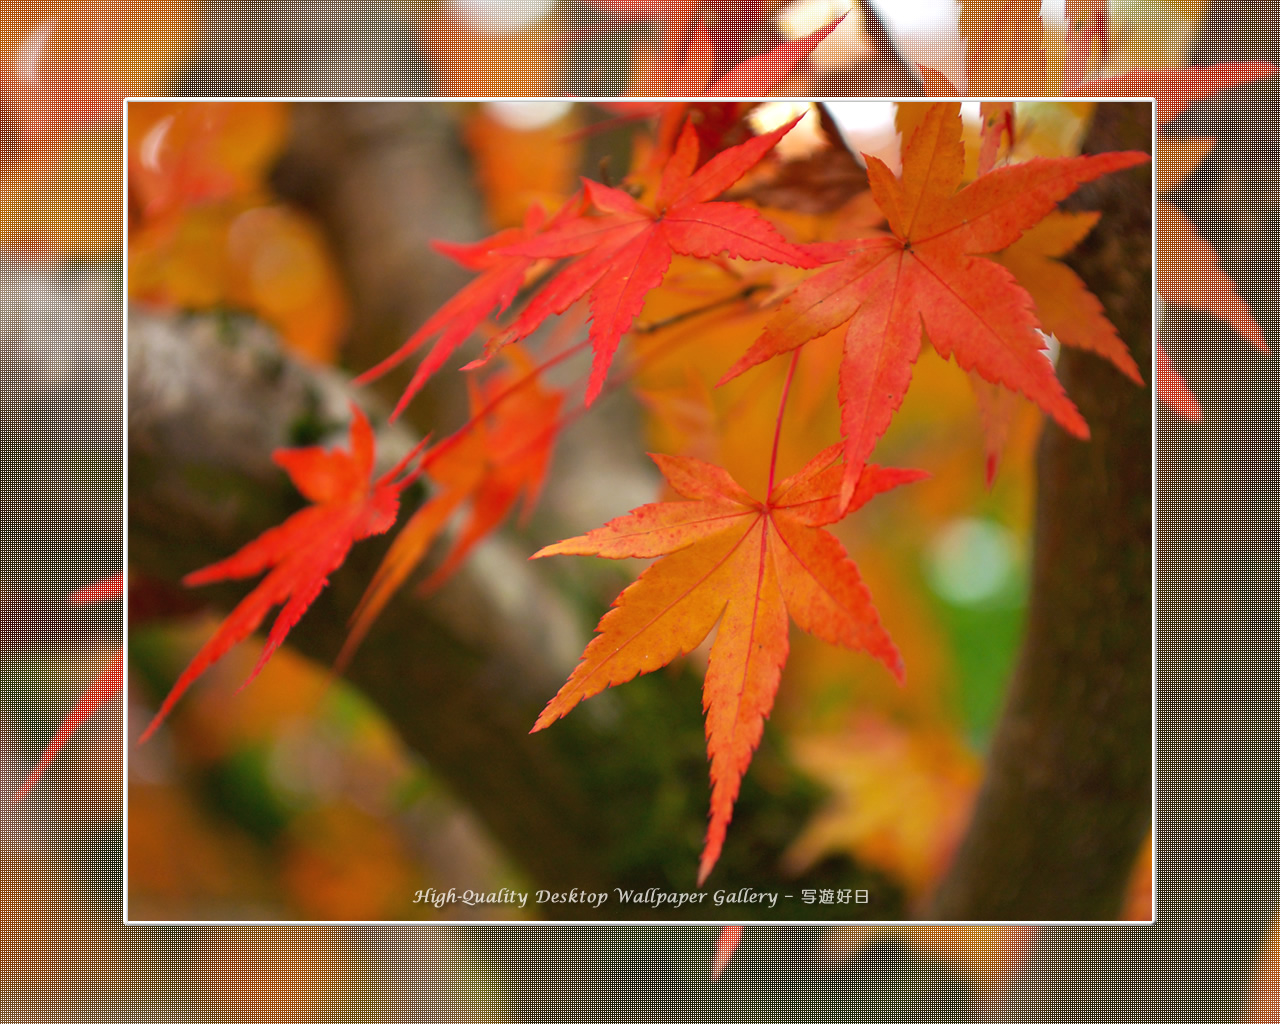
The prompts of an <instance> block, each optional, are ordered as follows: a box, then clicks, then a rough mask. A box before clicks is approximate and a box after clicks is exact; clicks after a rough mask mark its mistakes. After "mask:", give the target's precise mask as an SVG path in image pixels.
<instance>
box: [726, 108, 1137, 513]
mask: <svg viewBox="0 0 1280 1024" xmlns="http://www.w3.org/2000/svg"><path fill="white" fill-rule="evenodd" d="M960 130H961V122H960V108H959V104H951V103H940V104H936V105H935V106H933V107H932V108H931V109H930V110H929V112H928V113H927V114H926V115H925V117H924V119H923V120H922V121H921V122H920V125H919V127H918V128H917V129H916V131H915V132H914V134H913V135H912V136H911V140H910V141H909V142H908V143H907V145H906V146H905V147H904V149H903V161H902V165H903V166H902V176H901V177H900V178H899V177H895V176H894V175H893V174H892V173H891V172H890V171H889V169H888V168H887V167H886V166H885V165H884V163H883V162H881V161H880V160H877V159H876V158H875V157H869V158H868V159H867V172H868V176H869V178H870V181H871V190H872V192H873V194H874V196H875V199H876V202H877V203H878V204H879V206H880V208H881V210H882V211H883V212H884V214H885V217H886V218H887V220H888V222H889V228H890V231H891V233H890V234H889V235H887V236H881V237H873V238H859V239H855V240H852V241H850V242H849V243H848V250H847V255H846V257H845V258H844V259H843V260H842V261H841V262H839V263H836V264H835V265H834V266H832V267H829V268H827V269H825V270H823V271H822V272H820V273H818V274H815V275H814V276H813V277H811V278H810V279H809V280H807V281H805V282H804V284H802V285H800V286H799V287H798V288H797V289H796V290H795V291H794V292H793V293H792V295H791V297H790V298H789V299H788V300H787V302H786V303H785V304H784V305H783V306H782V308H781V309H780V310H779V311H778V313H777V314H776V315H775V316H774V318H773V319H772V320H771V321H770V322H769V323H768V324H767V325H766V326H765V331H764V333H763V335H761V337H760V338H759V339H758V340H757V341H756V342H755V344H754V345H752V347H751V348H750V350H749V351H748V352H747V353H746V355H744V356H743V357H742V358H741V359H740V360H739V361H738V362H737V363H735V364H734V366H733V367H731V368H730V369H729V371H728V372H727V373H726V374H725V376H724V378H723V379H724V380H728V379H730V378H732V377H735V376H737V375H738V374H740V373H742V372H743V371H744V370H747V369H749V368H750V367H752V366H755V365H757V364H758V363H762V362H764V361H765V360H767V359H771V358H773V357H774V356H776V355H779V354H781V353H783V352H788V351H790V350H792V349H794V348H797V347H798V346H800V345H803V344H804V343H805V342H806V341H809V340H810V339H812V338H816V337H819V336H820V335H823V334H826V333H827V332H828V331H831V330H834V329H835V328H837V327H839V326H840V325H841V324H848V328H847V330H846V333H845V346H844V361H843V363H842V365H841V372H840V391H839V396H840V405H841V428H842V431H843V433H844V437H845V452H844V458H845V482H844V486H843V489H842V500H845V501H847V500H849V498H850V497H851V496H852V493H853V488H854V486H855V485H856V483H857V480H858V473H859V471H860V468H861V466H862V465H863V463H865V462H866V459H867V456H868V455H869V454H870V452H871V449H872V448H873V447H874V446H875V443H876V441H877V440H878V439H879V438H880V436H881V435H882V434H883V433H884V431H885V429H886V428H887V427H888V425H889V420H890V418H891V417H892V415H893V412H894V410H896V409H897V408H898V406H900V405H901V404H902V398H903V396H904V394H905V393H906V389H907V385H908V384H909V382H910V380H911V370H912V366H913V364H914V363H915V361H916V358H917V356H918V355H919V353H920V345H921V341H922V338H923V335H924V332H925V331H927V332H928V335H929V340H930V341H931V342H932V344H933V347H934V348H935V349H936V350H937V352H938V353H939V355H941V356H943V357H944V358H946V357H949V356H950V355H951V354H952V353H954V354H955V357H956V361H957V362H958V363H959V364H960V366H961V367H962V368H964V369H965V370H968V371H971V372H976V373H978V374H980V375H981V376H982V377H984V378H985V379H986V380H988V381H991V382H992V383H996V384H1000V385H1002V386H1003V387H1006V388H1009V389H1011V390H1014V391H1019V392H1021V393H1022V394H1024V395H1026V396H1027V397H1028V398H1029V399H1031V400H1032V401H1033V402H1035V403H1036V404H1037V405H1039V406H1040V407H1041V408H1042V409H1043V410H1044V411H1045V412H1047V413H1048V414H1049V415H1051V416H1052V417H1053V418H1054V419H1056V420H1057V421H1058V422H1059V423H1060V424H1061V425H1062V426H1063V427H1064V428H1065V429H1066V430H1068V431H1070V432H1071V433H1072V434H1075V435H1076V436H1078V437H1088V434H1089V429H1088V427H1087V426H1086V425H1085V422H1084V419H1083V418H1082V417H1081V416H1080V413H1079V412H1078V411H1077V409H1076V407H1075V405H1074V404H1073V403H1072V402H1071V400H1070V399H1069V398H1068V397H1067V395H1066V393H1065V392H1064V391H1063V389H1062V385H1061V384H1059V382H1058V379H1057V377H1056V376H1055V374H1054V372H1053V365H1052V364H1051V363H1050V362H1049V359H1048V358H1047V356H1046V355H1045V352H1044V348H1045V343H1044V340H1043V338H1042V337H1041V335H1040V333H1039V331H1038V328H1039V327H1040V324H1039V321H1038V320H1037V319H1036V316H1035V312H1034V303H1033V301H1032V299H1031V296H1030V295H1028V294H1027V292H1026V291H1025V290H1024V289H1023V288H1022V287H1021V286H1019V284H1018V283H1017V280H1016V279H1015V278H1014V276H1013V275H1012V274H1011V273H1010V272H1009V271H1008V270H1006V269H1005V268H1004V267H1002V266H1000V265H998V264H996V263H995V262H993V261H991V260H987V259H982V258H981V256H980V254H983V253H991V252H995V251H997V250H999V249H1003V248H1005V247H1006V246H1008V245H1010V244H1011V243H1013V242H1014V241H1016V240H1017V239H1018V238H1019V236H1020V235H1021V234H1022V233H1023V232H1024V231H1025V230H1026V229H1027V228H1029V227H1031V226H1032V225H1033V224H1035V223H1036V222H1038V221H1039V220H1041V219H1042V218H1044V217H1045V216H1046V215H1047V214H1048V213H1050V212H1051V211H1052V210H1053V209H1054V208H1055V206H1056V204H1057V202H1058V200H1059V199H1062V198H1063V197H1065V196H1067V195H1069V194H1070V193H1071V192H1073V191H1074V190H1075V189H1076V187H1077V186H1078V185H1080V184H1081V183H1082V182H1085V181H1089V180H1091V179H1093V178H1096V177H1098V176H1099V175H1102V174H1106V173H1108V172H1110V171H1115V170H1119V169H1121V168H1125V167H1132V166H1134V165H1135V164H1138V163H1142V162H1145V161H1147V160H1149V159H1150V158H1149V157H1148V156H1147V155H1146V154H1145V153H1105V154H1102V155H1099V156H1089V157H1075V158H1058V159H1037V160H1030V161H1028V162H1026V163H1022V164H1015V165H1013V166H1009V167H1002V168H998V169H996V170H994V171H991V172H990V173H988V174H984V175H982V176H980V177H979V178H978V179H977V180H975V181H974V182H973V183H972V184H970V185H968V186H967V187H965V188H963V189H961V190H960V191H958V192H957V187H958V186H959V184H960V175H961V171H962V168H963V166H964V145H963V142H962V141H961V134H960Z"/></svg>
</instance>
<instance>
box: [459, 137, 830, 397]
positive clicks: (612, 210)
mask: <svg viewBox="0 0 1280 1024" xmlns="http://www.w3.org/2000/svg"><path fill="white" fill-rule="evenodd" d="M795 123H796V122H795V121H792V122H791V123H790V124H786V125H783V126H782V127H781V128H778V129H775V130H774V131H771V132H768V133H767V134H765V135H758V136H755V137H754V138H752V139H749V140H748V141H747V142H744V143H743V144H742V145H740V146H734V147H733V148H731V149H726V150H724V151H723V152H721V153H718V154H716V155H715V156H714V157H712V158H711V159H710V160H709V161H707V163H706V164H704V165H703V166H702V167H700V168H699V167H698V140H697V133H696V132H695V130H694V127H693V125H692V124H691V123H688V122H686V124H685V127H684V130H683V131H682V132H681V135H680V140H679V142H678V143H677V145H676V148H675V151H674V153H673V154H672V156H671V160H670V161H669V162H668V164H667V165H666V167H665V168H664V170H663V173H662V177H661V180H660V181H659V183H658V187H657V190H656V194H655V196H654V198H653V202H652V205H643V204H641V203H639V202H637V201H636V200H635V199H633V198H632V197H631V196H630V195H628V194H627V193H626V192H623V191H622V190H620V189H616V188H609V187H608V186H605V185H601V184H598V183H597V182H594V181H585V180H584V182H583V184H584V186H585V189H586V196H587V199H588V200H589V202H590V203H591V205H592V206H593V207H594V208H595V209H596V210H597V211H599V212H598V215H596V216H582V217H578V218H576V219H573V220H571V221H569V222H568V223H565V224H563V225H561V226H560V227H558V228H554V229H551V230H548V231H545V232H543V233H542V234H540V235H539V236H538V237H536V238H534V239H532V240H530V241H527V242H519V243H516V244H514V245H509V246H505V247H503V248H502V249H500V250H498V252H499V253H500V254H502V255H512V256H522V257H536V258H561V257H577V258H576V259H574V260H573V261H572V262H571V263H570V264H569V265H568V266H567V267H565V269H564V270H562V271H560V273H559V274H557V275H556V277H555V278H554V279H552V280H551V281H549V282H548V283H547V284H546V285H545V286H544V287H543V288H542V290H541V291H539V292H538V294H537V295H536V296H534V298H533V299H532V301H530V303H529V305H528V306H527V307H525V309H524V311H523V312H522V313H521V314H520V316H519V317H517V318H516V320H515V321H514V322H513V323H512V324H511V326H510V327H509V328H507V330H505V331H504V332H503V333H502V334H500V335H499V336H498V337H497V338H495V339H494V340H493V341H492V342H491V343H490V345H489V347H488V349H487V350H486V353H487V354H486V358H487V356H488V355H491V354H492V353H493V352H495V351H497V349H498V348H500V347H501V346H503V345H505V344H507V343H509V342H512V341H516V340H518V339H520V338H524V337H526V336H527V335H529V334H530V333H532V332H533V331H534V330H536V329H537V327H538V326H539V325H540V324H541V323H542V322H543V321H544V320H546V319H547V318H548V317H549V316H551V315H553V314H558V313H563V312H564V311H565V310H566V309H568V308H569V307H570V306H571V305H573V303H575V302H577V301H578V300H579V299H580V298H582V297H583V296H584V295H586V294H587V293H590V295H591V344H592V347H593V348H594V350H595V359H594V362H593V364H592V368H591V376H590V379H589V380H588V383H587V392H586V402H587V404H588V405H589V404H591V402H592V401H594V399H595V398H596V396H597V395H599V393H600V389H601V388H602V387H603V386H604V381H605V377H606V376H607V375H608V372H609V366H610V364H611V363H612V361H613V354H614V352H615V351H616V350H617V347H618V343H619V341H620V340H621V338H622V335H623V334H624V333H626V331H627V330H628V329H629V328H630V327H631V324H632V322H633V321H634V320H635V318H636V315H637V314H638V313H639V312H640V310H641V308H642V307H643V306H644V301H645V297H646V296H647V295H648V294H649V292H650V291H652V290H653V289H654V288H656V287H657V286H658V285H659V284H660V283H661V281H662V279H663V277H664V275H665V274H666V272H667V267H668V266H669V265H670V263H671V258H672V255H673V254H675V253H680V254H682V255H685V256H695V257H699V258H702V259H710V258H713V257H716V256H719V255H720V254H722V253H724V254H727V255H729V256H735V257H739V258H741V259H748V260H768V261H770V262H773V263H788V264H791V265H792V266H797V267H816V266H818V260H817V259H816V258H815V257H814V256H812V255H811V254H810V253H808V252H807V251H805V250H804V249H803V248H800V247H799V246H795V245H792V244H791V243H790V242H788V241H787V240H786V239H785V238H783V237H782V235H781V234H780V233H779V232H778V230H777V228H775V227H774V226H773V225H772V224H770V223H769V221H767V220H765V218H764V217H762V216H761V215H760V214H759V213H757V212H756V211H754V210H752V209H749V208H748V207H746V206H743V205H742V204H740V203H731V202H711V201H710V200H712V199H714V198H715V197H716V196H718V195H720V193H722V192H723V191H724V190H725V189H727V188H728V187H729V186H730V185H732V184H733V183H734V182H736V181H737V180H738V179H739V178H741V177H742V176H743V175H744V174H745V173H746V172H747V171H748V170H750V169H751V168H752V167H754V166H755V165H756V164H757V163H759V161H760V160H761V159H762V158H763V157H764V156H765V154H767V153H768V152H769V151H770V150H771V149H773V147H774V145H775V144H776V143H777V141H778V140H779V139H780V138H782V136H783V135H785V134H786V133H787V132H788V131H790V130H791V128H792V127H793V126H794V125H795ZM695 168H697V169H696V170H695ZM473 365H474V364H473Z"/></svg>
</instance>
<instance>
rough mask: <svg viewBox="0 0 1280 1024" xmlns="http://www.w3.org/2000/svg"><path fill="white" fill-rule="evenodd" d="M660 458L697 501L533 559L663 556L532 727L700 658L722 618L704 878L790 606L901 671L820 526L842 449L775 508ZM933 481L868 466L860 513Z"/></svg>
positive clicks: (788, 489)
mask: <svg viewBox="0 0 1280 1024" xmlns="http://www.w3.org/2000/svg"><path fill="white" fill-rule="evenodd" d="M652 458H653V460H654V461H655V462H656V463H657V464H658V468H659V469H660V470H661V471H662V473H663V475H664V476H665V477H666V478H667V481H668V483H670V485H671V486H672V487H673V488H674V489H675V490H676V492H677V493H679V494H681V495H683V496H684V497H686V498H689V499H690V500H689V501H687V502H663V503H660V504H654V505H644V506H642V507H640V508H638V509H635V510H633V511H632V512H631V513H629V514H628V515H626V516H622V517H620V518H618V519H614V520H611V521H610V522H608V523H606V524H605V525H604V526H602V527H600V528H598V529H596V530H592V531H591V532H589V533H587V534H585V535H583V536H581V537H574V538H571V539H569V540H565V541H561V542H560V543H558V544H552V545H550V546H549V547H545V548H543V549H542V550H541V551H538V552H537V553H536V554H534V555H533V557H534V558H543V557H545V556H547V555H600V556H602V557H605V558H652V557H654V556H658V555H662V556H664V557H663V558H661V559H660V560H659V561H658V562H655V563H654V564H653V565H651V566H650V567H649V568H648V569H646V570H645V571H644V572H643V573H641V574H640V578H639V579H637V580H636V581H635V582H634V583H633V584H631V585H630V586H629V587H627V588H626V589H625V590H624V591H623V592H622V593H621V594H620V595H619V596H618V599H617V600H616V601H615V602H614V604H613V608H612V609H611V610H610V611H609V612H607V613H606V614H605V616H604V618H602V619H601V620H600V624H599V625H598V626H597V627H596V629H597V633H598V635H597V636H596V637H595V638H594V639H593V640H592V641H591V643H589V644H588V645H587V648H586V650H585V651H584V652H583V655H582V661H581V662H580V663H579V664H578V667H577V668H576V669H574V671H573V674H572V675H571V676H570V677H569V680H568V682H566V683H565V685H564V686H563V687H562V688H561V689H560V692H559V693H557V694H556V696H555V697H554V698H553V699H552V700H551V702H550V703H549V704H548V705H547V706H546V708H545V709H544V710H543V712H542V714H541V715H540V716H539V717H538V720H537V722H536V724H535V725H534V727H533V731H534V732H536V731H538V730H539V729H544V728H546V727H547V726H548V725H550V724H551V723H552V722H554V721H555V720H556V719H558V718H562V717H564V716H565V715H566V714H568V712H569V711H570V710H571V709H572V708H573V707H574V706H575V705H576V704H577V703H578V702H579V701H581V700H583V699H584V698H587V697H591V696H594V695H595V694H597V693H599V692H601V691H602V690H604V689H606V688H607V687H610V686H616V685H617V684H619V683H625V682H627V681H628V680H630V679H633V678H634V677H635V676H637V675H639V674H640V673H645V672H653V671H655V670H656V669H659V668H661V667H663V666H664V665H666V664H668V663H670V662H671V661H672V660H673V659H674V658H676V657H678V656H679V655H682V654H688V653H689V652H690V651H691V650H693V649H694V648H695V647H697V646H698V644H700V643H701V642H702V641H703V639H704V638H705V637H706V636H707V634H708V633H709V632H710V631H711V628H712V627H713V626H715V625H716V623H717V622H718V623H719V629H718V631H717V633H716V639H715V642H714V644H713V645H712V647H711V656H710V660H709V663H708V667H707V675H706V681H705V686H704V689H703V701H702V703H703V709H704V710H705V711H706V714H707V726H706V731H707V752H708V756H709V757H710V759H711V782H712V792H711V814H710V818H711V821H710V825H709V827H708V829H707V837H706V843H705V846H704V848H703V852H702V859H701V864H700V866H699V870H698V884H699V885H701V884H702V883H703V881H705V880H706V877H707V875H708V874H709V873H710V871H711V869H712V867H713V866H714V865H715V862H716V860H717V858H718V857H719V856H720V850H721V847H722V846H723V844H724V837H725V830H726V829H727V828H728V825H729V820H730V818H731V817H732V816H733V805H734V801H735V800H736V799H737V796H738V788H739V785H740V783H741V780H742V776H743V774H744V773H745V772H746V770H747V766H748V765H749V764H750V762H751V756H752V754H753V752H754V751H755V749H756V747H757V746H758V745H759V743H760V737H761V734H762V733H763V730H764V720H765V718H767V717H768V715H769V711H770V709H771V708H772V707H773V698H774V694H775V693H776V692H777V688H778V680H779V678H780V676H781V673H782V666H783V665H784V664H785V662H786V660H787V652H788V639H787V633H788V626H787V623H788V619H787V615H788V613H790V616H791V618H792V619H794V620H795V621H796V624H797V625H798V626H800V628H801V629H803V630H805V631H806V632H808V633H812V634H813V635H815V636H818V637H820V638H821V639H823V640H826V641H827V642H829V643H833V644H839V645H841V646H843V647H847V648H850V649H851V650H862V651H866V652H867V653H869V654H871V655H872V656H873V657H875V658H877V659H879V660H880V661H881V662H882V663H883V664H884V665H885V666H886V667H887V668H888V669H889V671H891V672H892V673H893V674H894V675H895V676H896V677H897V678H898V679H899V680H901V679H902V678H903V665H902V658H901V656H900V655H899V653H898V650H897V648H896V647H895V646H894V645H893V641H892V640H890V639H889V636H888V634H887V633H886V632H885V630H884V628H883V627H882V626H881V624H880V618H879V616H878V615H877V614H876V611H875V608H874V606H873V605H872V603H871V595H870V593H868V591H867V589H866V587H865V586H864V584H863V582H862V579H861V577H860V576H859V574H858V570H857V567H856V566H855V565H854V563H853V562H852V561H851V560H850V559H849V556H848V555H847V554H846V553H845V551H844V548H843V547H841V545H840V542H839V541H838V540H836V539H835V537H833V536H832V535H831V534H830V533H828V532H827V531H826V530H823V529H820V527H822V526H825V525H828V524H830V523H833V522H835V521H837V520H838V519H840V518H841V514H842V513H841V510H840V508H839V507H838V494H839V491H840V481H841V477H842V474H843V470H842V468H841V467H840V466H839V465H838V461H839V458H840V446H839V445H832V446H831V447H830V448H827V449H826V450H825V451H823V452H822V453H821V454H820V455H818V456H817V457H816V458H815V459H813V460H812V461H811V462H810V463H809V464H808V465H807V466H805V467H804V469H802V470H801V471H800V472H799V473H797V474H796V475H795V476H792V477H790V478H788V479H786V480H784V481H782V482H781V483H779V484H778V485H777V486H776V487H772V488H771V490H770V494H769V498H768V500H766V501H764V502H760V501H757V500H756V499H754V498H752V497H751V495H749V494H748V493H747V492H746V491H744V490H743V489H742V488H741V487H740V486H739V485H738V484H737V482H735V481H734V480H733V478H732V477H730V476H729V474H728V473H726V472H725V471H724V470H723V469H720V468H719V467H718V466H713V465H711V464H710V463H706V462H703V461H702V460H701V459H695V458H692V457H689V456H669V455H654V456H652ZM924 475H925V474H923V473H920V472H917V471H914V470H901V469H882V468H880V467H878V466H868V467H866V470H865V472H864V473H863V474H862V476H861V478H860V481H859V484H858V488H857V491H856V492H855V494H854V496H853V501H852V503H851V507H858V506H860V505H862V504H864V503H865V502H867V501H869V500H870V499H871V498H872V497H874V496H875V495H876V494H879V493H880V492H882V491H887V490H889V489H890V488H893V487H897V486H898V485H900V484H904V483H908V482H910V481H912V480H917V479H919V478H920V477H922V476H924Z"/></svg>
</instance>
